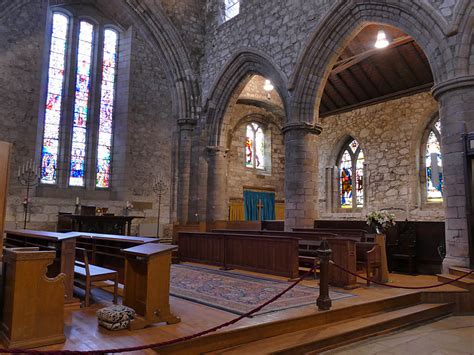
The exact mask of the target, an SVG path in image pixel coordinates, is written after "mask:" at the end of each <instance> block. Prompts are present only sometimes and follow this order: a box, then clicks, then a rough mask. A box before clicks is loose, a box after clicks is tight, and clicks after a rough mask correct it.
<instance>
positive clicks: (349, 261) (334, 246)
mask: <svg viewBox="0 0 474 355" xmlns="http://www.w3.org/2000/svg"><path fill="white" fill-rule="evenodd" d="M328 243H329V246H330V247H331V250H332V254H331V259H332V260H333V261H334V262H335V263H336V264H338V265H340V266H342V267H343V268H345V269H346V270H350V271H352V272H354V273H357V261H356V242H355V240H351V239H328ZM329 284H330V285H333V286H337V287H344V288H346V289H351V288H356V287H357V278H356V277H355V276H354V275H351V274H348V273H347V272H345V271H342V270H340V269H338V268H337V267H335V266H334V265H329Z"/></svg>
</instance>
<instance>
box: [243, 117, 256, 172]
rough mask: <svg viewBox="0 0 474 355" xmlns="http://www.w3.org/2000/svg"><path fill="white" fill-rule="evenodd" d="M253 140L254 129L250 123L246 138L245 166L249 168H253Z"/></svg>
mask: <svg viewBox="0 0 474 355" xmlns="http://www.w3.org/2000/svg"><path fill="white" fill-rule="evenodd" d="M253 142H254V130H253V128H252V126H251V125H248V126H247V136H246V138H245V166H246V167H248V168H253Z"/></svg>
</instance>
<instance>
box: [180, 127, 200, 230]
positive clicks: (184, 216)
mask: <svg viewBox="0 0 474 355" xmlns="http://www.w3.org/2000/svg"><path fill="white" fill-rule="evenodd" d="M195 125H196V120H193V119H180V120H178V126H179V148H178V210H177V214H178V222H179V224H186V223H188V210H189V183H190V175H191V146H192V144H191V143H192V138H193V130H194V126H195Z"/></svg>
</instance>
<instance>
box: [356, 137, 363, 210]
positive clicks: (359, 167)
mask: <svg viewBox="0 0 474 355" xmlns="http://www.w3.org/2000/svg"><path fill="white" fill-rule="evenodd" d="M354 142H355V141H354ZM356 191H357V195H356V199H357V207H364V153H363V152H362V150H361V151H360V152H359V156H358V157H357V162H356Z"/></svg>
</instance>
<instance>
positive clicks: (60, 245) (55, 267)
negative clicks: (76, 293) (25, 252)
mask: <svg viewBox="0 0 474 355" xmlns="http://www.w3.org/2000/svg"><path fill="white" fill-rule="evenodd" d="M5 233H6V238H5V246H6V247H8V248H15V247H39V248H40V250H53V251H55V252H56V258H55V259H54V262H53V264H52V265H51V266H50V267H49V268H48V273H47V276H48V277H56V276H57V275H58V274H60V273H64V274H65V277H64V286H65V292H66V294H65V300H64V302H65V303H76V302H78V300H77V299H75V298H74V297H73V289H74V260H75V252H76V238H77V236H78V234H77V233H67V234H63V233H56V232H44V231H34V230H27V229H17V230H6V231H5Z"/></svg>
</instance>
